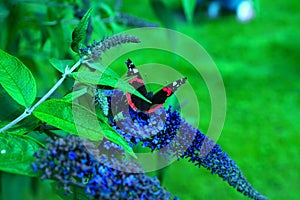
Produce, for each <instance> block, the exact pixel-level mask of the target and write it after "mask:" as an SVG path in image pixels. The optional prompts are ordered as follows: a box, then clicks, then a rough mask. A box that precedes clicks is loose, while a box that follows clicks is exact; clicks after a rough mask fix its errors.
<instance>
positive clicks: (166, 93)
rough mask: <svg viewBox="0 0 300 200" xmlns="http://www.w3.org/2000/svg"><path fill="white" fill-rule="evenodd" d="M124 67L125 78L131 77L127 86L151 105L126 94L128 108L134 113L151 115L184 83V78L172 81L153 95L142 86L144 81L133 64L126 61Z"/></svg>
mask: <svg viewBox="0 0 300 200" xmlns="http://www.w3.org/2000/svg"><path fill="white" fill-rule="evenodd" d="M126 65H127V68H128V71H127V77H132V76H133V78H132V79H130V80H129V84H130V85H131V86H133V87H134V88H135V89H136V90H137V91H138V92H139V93H141V94H142V95H143V96H144V97H146V98H147V99H148V100H149V101H151V102H152V103H149V102H147V101H145V100H143V99H141V98H140V97H137V96H136V95H134V94H130V93H128V92H127V93H126V98H127V101H128V104H129V105H130V107H131V108H132V109H133V110H135V111H142V112H145V113H151V112H154V111H155V110H157V109H159V108H160V107H162V106H163V104H164V103H165V101H166V100H167V98H168V97H170V96H171V95H172V94H174V92H175V91H176V90H177V89H178V88H179V87H180V86H181V85H182V84H184V83H185V82H186V79H187V78H186V77H185V78H181V79H179V80H177V81H174V82H173V83H171V84H168V85H167V86H165V87H163V88H162V89H161V90H159V91H158V92H157V93H155V94H153V93H152V92H147V89H146V87H145V85H144V81H143V79H142V77H141V75H140V73H139V71H138V69H137V68H136V67H135V65H134V64H133V62H132V61H131V60H130V59H128V60H127V61H126Z"/></svg>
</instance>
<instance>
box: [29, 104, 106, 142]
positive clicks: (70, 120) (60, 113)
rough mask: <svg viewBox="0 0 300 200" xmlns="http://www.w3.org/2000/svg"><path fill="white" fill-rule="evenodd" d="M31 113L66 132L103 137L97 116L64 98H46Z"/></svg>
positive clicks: (94, 137)
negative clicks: (46, 99)
mask: <svg viewBox="0 0 300 200" xmlns="http://www.w3.org/2000/svg"><path fill="white" fill-rule="evenodd" d="M33 115H34V116H36V117H37V118H39V119H40V120H42V121H45V122H46V123H48V124H50V125H52V126H55V127H57V128H59V129H62V130H64V131H66V132H69V133H73V134H78V135H80V136H82V137H85V138H88V139H91V140H95V141H99V140H102V138H103V130H102V129H101V127H100V125H99V122H98V120H97V116H96V114H95V113H93V112H92V111H90V110H89V109H87V108H85V107H83V106H81V105H79V104H76V103H72V102H68V101H65V100H58V99H53V100H48V101H45V102H44V103H42V104H41V105H39V106H38V107H37V108H36V109H35V111H33Z"/></svg>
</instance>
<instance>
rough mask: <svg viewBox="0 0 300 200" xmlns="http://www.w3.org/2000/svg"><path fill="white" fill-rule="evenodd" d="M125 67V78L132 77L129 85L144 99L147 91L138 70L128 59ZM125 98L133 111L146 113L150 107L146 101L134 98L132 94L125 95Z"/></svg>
mask: <svg viewBox="0 0 300 200" xmlns="http://www.w3.org/2000/svg"><path fill="white" fill-rule="evenodd" d="M126 65H127V68H128V71H127V77H130V76H134V77H133V78H132V79H130V80H129V84H130V85H131V86H133V87H134V89H136V90H137V91H138V92H139V93H141V94H142V95H143V96H144V97H146V96H147V90H146V87H145V85H144V81H143V79H142V77H141V75H140V73H139V71H138V69H137V68H136V67H135V65H134V64H133V62H132V61H131V60H130V59H127V61H126ZM126 98H127V101H128V104H129V105H130V107H131V108H132V109H133V110H140V111H146V110H147V109H149V108H150V107H151V104H150V103H149V102H147V101H144V100H143V99H141V98H139V97H137V96H135V95H134V94H130V93H128V92H127V93H126Z"/></svg>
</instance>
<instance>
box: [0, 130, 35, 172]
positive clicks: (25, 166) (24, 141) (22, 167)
mask: <svg viewBox="0 0 300 200" xmlns="http://www.w3.org/2000/svg"><path fill="white" fill-rule="evenodd" d="M0 144H1V149H0V170H1V171H6V172H9V173H14V174H22V175H27V176H36V175H37V174H35V173H34V172H33V169H32V167H31V163H33V162H34V160H35V158H34V156H33V154H34V153H35V152H37V151H38V150H39V147H40V146H39V145H38V144H37V143H36V142H35V141H34V140H32V139H31V138H30V137H27V136H17V135H12V134H4V133H1V134H0Z"/></svg>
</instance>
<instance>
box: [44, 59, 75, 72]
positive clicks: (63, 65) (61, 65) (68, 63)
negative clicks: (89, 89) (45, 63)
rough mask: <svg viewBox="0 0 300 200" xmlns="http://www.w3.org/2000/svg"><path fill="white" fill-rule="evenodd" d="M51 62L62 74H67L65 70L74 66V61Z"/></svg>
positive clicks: (56, 60) (57, 60) (55, 60)
mask: <svg viewBox="0 0 300 200" xmlns="http://www.w3.org/2000/svg"><path fill="white" fill-rule="evenodd" d="M49 62H50V63H51V65H52V66H53V67H54V68H55V69H57V70H58V71H60V72H61V73H64V72H65V69H66V67H67V66H69V67H70V66H72V65H73V64H74V61H73V60H59V59H56V58H51V59H50V60H49Z"/></svg>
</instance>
